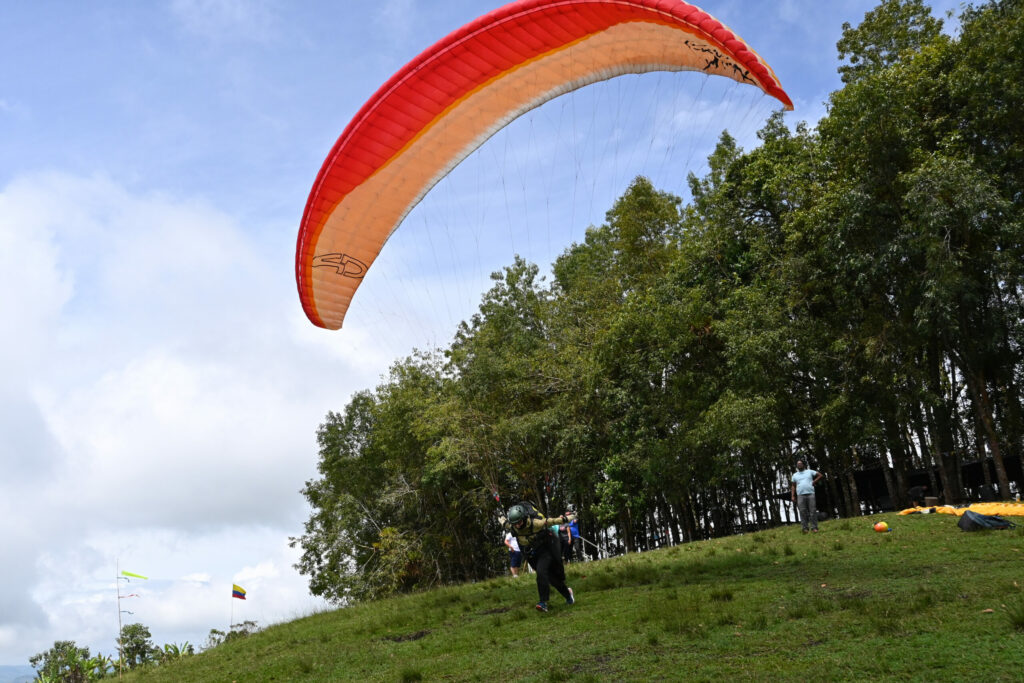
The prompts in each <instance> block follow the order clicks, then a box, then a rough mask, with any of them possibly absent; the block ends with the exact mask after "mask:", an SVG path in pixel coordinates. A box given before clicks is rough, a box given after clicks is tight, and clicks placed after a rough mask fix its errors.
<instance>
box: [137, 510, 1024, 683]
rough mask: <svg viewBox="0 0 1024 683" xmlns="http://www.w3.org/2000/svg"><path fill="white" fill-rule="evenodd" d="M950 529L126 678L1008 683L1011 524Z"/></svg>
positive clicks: (1022, 547) (698, 563) (291, 642)
mask: <svg viewBox="0 0 1024 683" xmlns="http://www.w3.org/2000/svg"><path fill="white" fill-rule="evenodd" d="M880 520H885V521H887V522H889V524H890V525H891V526H892V527H893V530H892V531H891V532H890V533H888V534H879V533H875V532H874V531H873V530H872V524H873V523H874V522H876V521H880ZM956 521H957V520H956V518H955V517H952V516H948V515H915V516H910V517H899V516H896V515H879V516H876V517H870V518H861V519H854V520H840V521H833V522H825V523H823V524H822V528H821V533H818V534H807V535H804V534H801V533H800V530H799V528H795V527H789V528H780V529H774V530H770V531H765V532H761V533H756V534H748V535H743V536H735V537H731V538H724V539H716V540H713V541H706V542H702V543H691V544H687V545H682V546H676V547H673V548H667V549H664V550H659V551H655V552H649V553H642V554H633V555H629V556H627V557H620V558H615V559H611V560H606V561H602V562H591V563H583V564H575V565H572V566H570V568H569V570H568V574H569V585H570V586H572V587H573V588H574V589H575V591H576V596H577V604H576V605H575V606H573V607H567V606H565V605H563V604H562V601H561V599H560V598H559V597H558V596H557V595H553V602H552V604H553V607H552V609H551V611H550V612H549V613H547V614H540V613H537V612H536V611H534V609H533V605H534V602H535V601H536V597H537V596H536V585H535V583H534V580H533V575H532V574H531V575H529V576H524V577H521V578H519V579H511V578H500V579H494V580H491V581H487V582H483V583H477V584H471V585H464V586H456V587H449V588H443V589H438V590H433V591H429V592H425V593H420V594H416V595H409V596H403V597H399V598H395V599H390V600H384V601H379V602H373V603H367V604H362V605H358V606H355V607H352V608H348V609H341V610H337V611H332V612H327V613H322V614H316V615H313V616H309V617H306V618H303V619H299V620H297V621H293V622H289V623H286V624H280V625H276V626H273V627H270V628H267V629H266V630H264V631H262V632H260V633H257V634H255V635H252V636H250V637H248V638H243V639H239V640H236V641H232V642H229V643H226V644H224V645H222V646H220V647H217V648H215V649H213V650H210V651H208V652H205V653H202V654H200V655H198V656H195V657H190V658H186V659H185V660H182V661H181V662H180V663H175V664H170V665H166V666H162V667H159V668H153V669H149V670H145V671H141V672H136V673H135V674H133V675H132V676H129V677H127V680H130V681H138V680H142V681H218V682H221V681H341V680H365V681H419V680H422V681H433V680H466V681H470V680H481V681H505V680H524V681H577V680H578V681H585V680H592V681H597V680H602V681H603V680H695V681H699V680H707V681H722V680H725V679H730V680H766V679H767V680H783V679H796V678H798V677H799V678H803V679H805V680H807V679H809V680H855V679H860V680H868V679H895V680H901V681H902V680H907V681H910V680H920V681H968V680H971V681H995V680H1007V681H1010V680H1013V681H1018V680H1021V677H1022V676H1024V673H1022V672H1024V529H1021V528H1017V529H1011V530H1007V531H988V532H978V533H964V532H962V531H960V530H959V529H958V528H957V526H956ZM1018 521H1020V520H1018Z"/></svg>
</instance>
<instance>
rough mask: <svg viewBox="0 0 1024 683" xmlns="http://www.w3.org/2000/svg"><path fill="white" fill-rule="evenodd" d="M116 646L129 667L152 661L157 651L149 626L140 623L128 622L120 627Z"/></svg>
mask: <svg viewBox="0 0 1024 683" xmlns="http://www.w3.org/2000/svg"><path fill="white" fill-rule="evenodd" d="M118 647H119V649H120V651H121V656H122V657H124V662H125V664H126V665H127V666H128V668H129V669H135V668H137V667H139V666H142V665H144V664H148V663H149V662H152V661H154V659H155V658H156V655H157V653H158V652H159V650H158V649H157V647H156V646H155V645H154V644H153V641H152V635H151V634H150V632H149V627H148V626H144V625H142V624H128V625H126V626H125V627H124V628H122V629H121V638H120V639H119V640H118Z"/></svg>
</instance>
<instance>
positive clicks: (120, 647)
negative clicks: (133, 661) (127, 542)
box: [114, 558, 124, 680]
mask: <svg viewBox="0 0 1024 683" xmlns="http://www.w3.org/2000/svg"><path fill="white" fill-rule="evenodd" d="M114 572H115V573H114V590H116V591H117V680H121V670H122V669H123V668H124V643H122V642H121V641H122V640H123V639H122V636H123V635H124V627H123V626H122V625H121V559H120V558H118V559H117V560H116V563H115V565H114Z"/></svg>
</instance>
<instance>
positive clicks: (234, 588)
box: [231, 583, 245, 600]
mask: <svg viewBox="0 0 1024 683" xmlns="http://www.w3.org/2000/svg"><path fill="white" fill-rule="evenodd" d="M231 597H233V598H238V599H239V600H245V589H244V588H242V587H241V586H239V585H238V584H237V583H233V584H231Z"/></svg>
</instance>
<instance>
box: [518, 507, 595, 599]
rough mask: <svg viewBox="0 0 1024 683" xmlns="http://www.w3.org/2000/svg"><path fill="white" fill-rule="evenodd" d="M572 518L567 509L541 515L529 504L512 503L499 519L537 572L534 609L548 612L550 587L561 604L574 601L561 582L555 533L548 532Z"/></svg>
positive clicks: (566, 587) (561, 565)
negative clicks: (553, 588)
mask: <svg viewBox="0 0 1024 683" xmlns="http://www.w3.org/2000/svg"><path fill="white" fill-rule="evenodd" d="M574 519H576V515H574V514H572V513H569V512H567V513H565V514H564V515H560V516H558V517H545V516H544V515H542V514H540V513H539V512H537V509H536V508H535V507H534V506H533V505H532V504H530V503H518V504H516V505H513V506H512V507H510V508H509V509H508V517H507V518H504V517H503V518H501V523H502V524H503V525H504V526H505V527H506V528H507V529H508V530H509V531H511V532H512V534H513V535H514V536H515V537H516V540H517V541H518V542H519V547H520V548H521V549H522V551H523V553H525V555H526V561H527V562H529V563H530V566H531V567H533V570H534V572H536V574H537V595H538V597H539V598H540V600H539V601H538V602H537V611H538V612H547V611H548V599H549V598H550V597H551V587H552V586H554V587H555V590H557V591H558V592H559V593H561V594H562V597H564V598H565V604H567V605H572V604H574V603H575V602H576V599H575V597H574V596H573V592H572V589H571V588H569V587H568V586H566V585H565V567H564V565H563V564H562V550H561V545H560V543H559V540H558V534H557V533H555V532H553V531H551V527H552V526H554V527H556V528H557V526H558V525H559V524H567V523H569V522H571V521H573V520H574Z"/></svg>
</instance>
